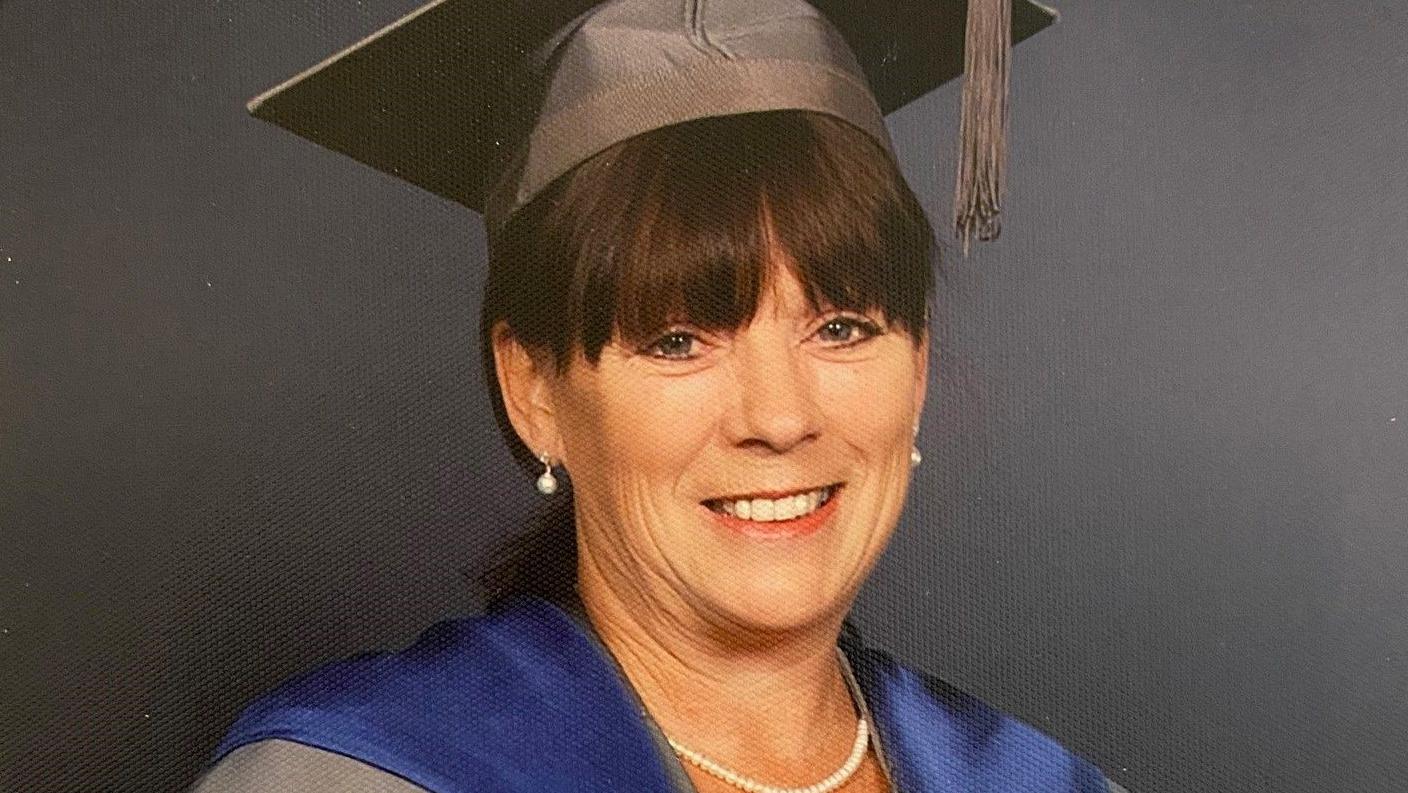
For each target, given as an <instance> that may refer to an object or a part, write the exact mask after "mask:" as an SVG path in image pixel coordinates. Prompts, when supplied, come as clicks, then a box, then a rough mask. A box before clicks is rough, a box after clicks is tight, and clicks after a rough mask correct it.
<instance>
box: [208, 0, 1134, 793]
mask: <svg viewBox="0 0 1408 793" xmlns="http://www.w3.org/2000/svg"><path fill="white" fill-rule="evenodd" d="M499 5H502V6H503V8H502V9H500V8H499ZM859 5H860V4H844V3H818V6H824V7H826V8H827V9H829V11H828V12H827V13H823V12H822V11H821V10H820V9H819V8H818V6H813V5H811V4H808V3H806V2H803V0H711V2H710V3H708V4H707V6H706V4H705V3H703V2H701V1H696V0H691V1H689V2H681V3H662V2H659V1H658V0H610V1H609V2H605V3H600V4H595V3H580V4H573V3H553V2H543V3H535V2H527V3H509V4H498V5H492V6H490V5H484V4H475V3H470V2H454V0H438V1H437V2H434V3H431V4H430V5H429V6H426V7H424V8H423V9H421V10H420V11H417V12H416V13H414V14H412V15H410V16H408V17H406V18H405V19H403V20H401V21H400V22H397V23H396V24H394V25H392V26H390V27H388V28H387V29H385V30H383V31H382V32H381V33H379V34H377V35H376V36H373V37H372V38H371V39H368V40H367V41H366V42H363V43H362V44H360V45H358V46H357V47H354V48H352V49H351V50H348V51H347V52H345V53H343V54H341V55H339V56H336V57H335V58H333V59H331V60H330V61H328V62H326V63H324V64H323V65H321V66H319V67H316V68H315V69H313V70H311V71H309V72H307V73H305V74H303V75H300V76H299V77H297V78H295V79H294V80H292V81H290V82H289V83H287V84H285V85H283V86H280V87H279V88H277V89H275V90H274V91H273V92H271V93H270V94H268V95H266V96H265V97H262V98H261V99H259V100H256V102H255V103H254V105H253V109H254V110H255V112H256V113H257V114H260V115H261V116H262V117H265V118H269V119H270V120H274V121H277V122H278V123H280V124H282V125H284V126H287V127H289V128H291V129H294V130H296V131H298V132H300V133H301V134H304V135H307V136H308V137H311V138H313V139H314V140H318V141H319V142H320V143H324V144H325V145H328V146H330V147H332V148H336V149H339V150H341V151H345V152H347V153H349V154H351V155H353V156H355V157H357V158H358V159H360V160H362V161H363V162H368V163H371V164H373V165H376V166H377V167H379V168H381V169H382V170H385V171H387V172H389V173H394V174H396V175H398V176H401V177H402V178H405V179H407V180H409V181H412V182H414V183H416V184H420V185H422V186H424V187H427V188H429V189H432V190H435V191H436V192H438V193H440V194H442V195H446V196H447V197H451V198H454V199H455V200H459V201H462V202H463V203H465V204H467V205H468V206H471V207H473V208H475V209H477V210H482V211H483V212H484V213H485V222H486V229H487V232H488V240H489V273H488V278H487V281H486V285H485V295H484V310H483V314H482V318H481V325H480V334H481V350H480V352H481V356H482V361H483V365H484V367H485V374H486V377H485V382H486V383H487V384H489V386H490V400H491V402H492V404H493V410H494V414H495V416H496V418H497V420H498V424H499V427H500V429H501V431H502V433H503V436H504V439H505V441H506V442H507V443H508V445H509V447H510V448H511V449H512V450H513V453H514V456H515V458H516V459H517V460H518V461H519V462H520V463H521V464H522V465H523V466H524V468H525V470H527V471H528V472H529V475H530V476H531V477H537V484H538V489H539V491H540V492H542V493H543V494H544V496H545V497H546V499H547V501H546V502H545V503H546V504H547V509H546V510H545V511H544V513H543V514H542V515H541V516H540V518H539V522H538V525H537V526H536V527H535V528H534V529H533V530H532V531H530V532H527V533H526V534H524V535H523V537H524V539H522V540H520V541H519V542H517V543H516V544H514V545H511V546H509V547H508V548H507V549H506V551H505V553H504V554H503V556H502V558H501V559H500V560H499V562H498V563H497V564H495V565H494V566H493V567H491V569H490V571H489V573H488V574H487V576H486V580H487V582H488V584H489V588H490V591H491V592H492V593H493V596H492V597H491V600H490V603H489V604H488V608H487V609H486V613H484V614H480V615H475V616H471V617H464V618H459V619H452V620H447V621H445V622H442V623H439V624H437V625H436V626H434V627H433V628H431V629H430V630H428V631H427V632H426V633H425V634H424V635H423V636H422V637H421V639H420V640H419V641H418V642H417V643H416V644H415V645H413V646H412V647H409V648H406V649H404V650H402V651H399V652H393V653H382V654H378V655H368V656H360V657H357V658H354V659H350V660H347V661H342V662H338V663H332V664H329V665H327V666H324V667H321V668H319V669H316V670H314V671H312V672H310V673H308V674H306V675H304V676H301V677H299V678H295V679H293V680H291V681H289V682H288V683H286V684H284V685H283V686H281V687H279V688H278V689H277V690H275V691H273V692H271V693H269V694H267V695H265V696H263V697H261V698H260V699H258V700H257V701H256V702H254V703H253V704H252V705H250V706H249V707H248V708H247V709H246V710H245V712H244V713H243V714H242V716H241V717H240V719H239V720H238V721H237V722H236V723H235V725H234V726H233V727H232V728H231V729H230V731H229V733H228V734H227V735H226V737H225V739H224V740H223V741H222V742H221V744H220V746H219V747H217V749H216V751H215V756H214V758H213V759H214V760H215V761H216V762H215V765H214V767H213V768H212V769H210V771H209V772H208V774H207V775H206V776H205V778H204V779H203V781H202V782H201V783H200V785H199V787H198V790H199V791H200V793H235V792H236V791H239V792H242V793H249V792H250V791H255V790H268V789H279V790H295V791H323V790H329V791H330V790H349V789H362V790H407V791H410V790H429V791H436V792H437V793H461V792H467V791H471V790H473V791H490V792H491V793H498V792H506V791H519V792H521V793H536V792H539V791H633V792H637V791H644V792H646V793H691V792H693V793H709V792H710V791H725V790H738V789H743V790H749V791H757V792H759V793H775V792H776V791H785V790H795V791H799V793H829V791H833V790H845V791H850V793H876V792H878V791H893V792H895V793H899V792H900V791H903V792H904V793H910V792H916V793H926V792H930V791H932V792H933V793H937V791H940V790H943V791H958V790H961V791H995V790H1001V791H1004V793H1038V792H1040V793H1107V791H1110V790H1116V789H1117V788H1116V787H1115V786H1114V785H1113V783H1111V782H1109V781H1108V780H1107V779H1106V778H1105V777H1104V775H1103V774H1102V773H1101V772H1100V770H1099V769H1098V768H1096V767H1095V766H1094V765H1092V764H1091V763H1089V762H1088V761H1086V760H1085V759H1083V758H1082V757H1080V756H1079V755H1077V754H1075V753H1073V752H1071V751H1068V750H1067V749H1066V748H1064V747H1063V746H1061V745H1060V744H1059V743H1057V742H1056V741H1054V740H1052V739H1051V738H1049V737H1047V736H1045V735H1043V734H1041V733H1040V732H1038V731H1037V730H1035V729H1033V728H1032V727H1030V726H1029V725H1026V724H1024V723H1022V722H1020V721H1019V720H1017V719H1015V718H1012V717H1011V716H1008V715H1007V714H1004V713H1002V712H1000V711H998V710H996V709H994V708H991V707H989V706H988V705H986V704H985V703H983V702H982V701H981V700H979V699H977V698H976V697H973V696H971V695H969V694H967V693H964V692H962V691H960V690H958V689H956V688H954V687H952V686H950V685H948V684H946V683H944V682H943V681H942V680H939V679H938V678H936V677H933V676H931V675H927V674H924V673H922V672H919V671H916V670H913V669H910V668H908V667H906V666H904V665H903V664H901V663H899V662H898V661H896V660H895V659H894V658H892V657H891V656H890V655H888V654H886V653H884V652H881V651H879V650H876V649H874V648H869V647H866V646H865V645H864V643H863V642H862V641H861V639H860V637H859V632H858V631H857V630H855V629H854V627H853V626H850V625H849V623H848V622H847V614H848V612H849V611H850V609H851V606H852V603H853V602H854V599H855V597H856V593H857V591H858V590H859V589H860V587H861V585H862V584H863V583H864V581H865V580H866V578H867V577H868V576H869V574H870V572H871V570H872V569H873V568H874V566H875V564H876V562H877V560H878V559H879V558H880V555H881V553H882V552H883V551H884V549H885V547H886V545H887V544H888V542H889V540H890V537H891V535H892V533H893V532H894V530H895V527H896V525H897V523H898V521H899V516H900V512H901V510H902V508H903V506H904V502H905V498H906V495H907V492H908V488H909V482H910V474H911V469H912V468H913V466H915V465H918V464H919V462H920V459H921V457H920V455H919V453H918V449H917V448H916V447H915V441H916V433H917V431H918V426H919V418H920V413H921V411H922V409H923V405H924V399H925V391H926V387H927V383H928V360H929V336H928V329H927V328H928V318H929V308H930V305H931V303H932V301H933V298H934V289H935V275H934V269H935V264H936V263H935V257H934V234H933V231H932V229H931V227H930V224H929V222H928V220H927V218H926V216H925V213H924V212H923V210H922V208H921V207H920V205H919V202H918V201H917V200H916V199H915V196H914V194H913V193H912V192H911V190H910V188H909V186H908V185H907V184H906V183H905V181H904V179H903V178H902V177H901V175H900V171H899V168H898V166H897V164H896V160H895V155H894V153H893V149H892V147H891V143H890V140H889V136H888V134H887V132H886V131H885V126H884V119H883V111H884V109H893V108H894V107H898V106H900V105H902V104H904V103H905V102H907V101H908V100H909V99H912V98H914V96H917V95H918V94H919V93H922V92H923V90H926V89H927V88H929V87H932V86H933V85H936V84H937V83H939V82H942V81H944V80H946V79H948V78H949V77H952V76H953V75H954V74H955V73H956V70H957V69H956V63H955V59H954V58H952V57H948V56H952V55H953V54H954V52H955V51H956V50H957V49H959V48H961V46H962V37H959V38H958V39H957V40H956V41H955V39H954V37H953V35H952V33H953V31H954V30H955V29H958V30H961V29H963V23H962V21H961V20H963V19H964V18H965V16H964V14H965V12H966V11H967V9H965V8H964V6H963V5H962V4H961V3H940V4H938V5H931V4H927V3H916V2H899V1H898V0H885V1H884V2H876V3H868V4H865V5H866V9H865V10H864V11H858V10H857V9H856V6H859ZM1019 7H1020V8H1022V9H1025V10H1024V12H1023V13H1025V14H1026V15H1027V16H1026V21H1025V22H1021V21H1020V19H1019V18H1013V20H1011V21H1009V18H1008V15H1007V10H1008V9H1006V8H1005V6H1004V5H1003V2H1002V0H998V2H993V0H975V2H974V10H973V13H972V14H970V15H968V16H967V17H966V19H967V20H968V28H967V29H968V31H969V38H970V39H972V38H973V37H974V33H973V32H974V31H978V36H977V38H978V39H979V42H978V43H980V44H984V45H985V46H984V47H975V48H970V49H969V50H968V53H969V58H970V66H971V62H972V61H973V59H975V58H976V59H977V62H979V63H981V64H984V66H983V67H982V69H988V68H989V67H991V65H992V63H994V62H996V63H1001V64H1002V68H1001V72H1002V75H992V74H990V75H988V76H989V78H992V79H990V80H989V81H988V83H989V85H988V93H987V94H986V95H984V96H986V98H987V100H990V101H989V105H991V106H990V107H989V111H988V112H989V116H990V117H988V118H986V122H984V119H983V117H982V114H981V113H980V112H979V111H978V110H976V109H975V110H973V111H972V112H973V113H976V114H977V115H970V116H969V118H970V120H971V121H972V122H973V123H972V124H971V125H970V126H972V127H973V128H974V129H978V130H982V129H987V130H988V131H989V132H991V131H992V130H994V129H1000V128H1001V119H1000V118H997V117H999V116H1001V111H1000V107H1001V104H1002V103H1001V102H1000V101H996V100H998V99H1000V95H1001V93H1002V91H1001V90H997V89H994V85H995V86H997V88H998V89H1004V90H1005V88H1004V83H1003V79H1005V77H1002V76H1004V75H1005V68H1006V67H1005V63H1006V50H1007V34H1008V33H1009V25H1015V26H1016V28H1017V30H1018V31H1019V32H1021V31H1025V32H1026V33H1030V32H1033V31H1034V30H1036V29H1037V28H1039V27H1041V26H1043V25H1045V24H1046V23H1048V22H1049V21H1050V19H1049V17H1048V16H1046V15H1044V13H1043V12H1041V11H1040V10H1039V9H1034V8H1033V7H1031V6H1028V5H1026V4H1021V5H1020V6H1019ZM492 9H498V10H492ZM955 20H959V21H958V22H955ZM838 26H839V27H838ZM525 31H527V32H526V33H525ZM495 36H502V37H504V38H505V39H507V40H508V41H510V42H511V43H510V44H509V45H507V46H506V47H502V48H495V47H492V46H487V45H485V42H486V41H488V40H491V39H493V38H494V37H495ZM985 36H986V37H987V38H988V39H992V40H984V37H985ZM936 42H948V43H949V45H950V46H949V47H947V48H944V47H936V46H935V43H936ZM853 48H856V49H857V50H858V51H859V52H861V53H864V59H863V60H861V59H859V58H858V55H857V53H856V52H853ZM983 51H986V52H987V54H988V55H990V56H992V58H993V59H994V60H991V61H990V60H985V59H982V58H977V55H978V54H981V52H983ZM524 52H527V53H529V55H528V57H527V58H526V60H525V59H524V58H523V57H522V53H524ZM936 53H937V55H936ZM862 63H864V66H862ZM897 63H898V64H903V67H902V68H901V67H894V68H892V67H893V65H894V64H897ZM503 64H511V66H510V67H507V69H506V68H505V67H504V66H503ZM982 69H979V71H982ZM505 71H507V72H508V73H507V74H504V73H503V72H505ZM970 71H972V69H970ZM485 75H491V77H486V76H485ZM970 76H971V75H970ZM999 77H1002V79H998V78H999ZM871 79H874V80H876V81H877V82H878V84H879V87H880V96H881V97H883V99H880V98H878V97H877V96H876V95H875V94H873V93H872V89H871V86H870V83H869V80H871ZM993 80H996V82H995V83H994V82H993ZM970 84H971V82H970ZM502 86H510V87H511V88H512V91H511V92H510V95H509V96H508V98H507V99H505V98H504V96H503V95H502V94H500V93H498V91H499V90H500V89H501V87H502ZM515 92H516V93H515ZM981 98H982V96H977V97H976V98H975V100H974V101H975V102H976V101H977V99H981ZM882 102H883V104H882ZM993 102H995V104H993ZM981 106H982V102H977V104H976V105H975V107H978V108H980V107H981ZM994 108H996V109H994ZM970 138H971V139H970ZM965 140H968V141H969V142H970V143H973V142H975V141H981V142H982V144H983V145H977V144H976V143H975V146H974V148H973V149H972V151H973V152H975V153H974V160H973V162H972V163H969V164H970V165H972V166H974V167H977V168H979V170H983V166H985V165H993V164H994V162H993V156H991V155H994V153H996V154H998V155H1000V152H1001V148H1002V147H1001V140H1000V136H999V137H998V138H997V139H993V138H992V137H991V136H988V137H987V138H984V135H983V134H978V133H974V134H973V135H972V136H968V137H967V138H965ZM465 141H473V142H475V145H474V146H471V147H469V148H470V151H468V153H466V152H465V151H464V148H465V147H464V142H465ZM996 159H997V161H1000V156H997V158H996ZM964 173H966V174H968V176H966V177H964V176H961V177H960V185H964V184H967V188H966V189H967V192H969V193H972V195H970V196H969V197H971V198H973V202H972V207H973V209H972V212H975V213H976V214H972V213H970V212H968V211H967V210H964V211H962V212H960V217H959V218H958V220H957V226H958V228H959V229H960V230H961V231H963V233H964V234H965V235H966V234H968V233H972V232H974V230H975V229H976V230H978V231H979V232H981V233H980V236H982V235H984V234H985V235H986V236H992V235H995V233H996V217H995V208H996V204H995V194H987V193H984V191H983V189H982V188H983V184H984V181H985V180H990V179H991V180H995V181H993V183H994V184H1000V178H998V176H1000V175H998V174H995V173H994V172H991V171H986V170H984V171H983V174H984V175H983V176H981V177H974V176H973V175H972V174H971V173H969V172H968V171H964ZM965 179H967V180H968V182H971V183H968V182H965ZM974 191H976V192H974ZM963 192H965V191H964V190H960V193H963ZM560 473H563V474H565V476H566V477H567V481H566V482H565V483H559V481H558V475H559V474H560ZM525 485H526V483H525Z"/></svg>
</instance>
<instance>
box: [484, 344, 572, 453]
mask: <svg viewBox="0 0 1408 793" xmlns="http://www.w3.org/2000/svg"><path fill="white" fill-rule="evenodd" d="M491 333H492V341H493V348H494V371H495V372H496V373H497V375H498V380H499V393H500V394H502V395H503V400H504V411H505V412H506V413H507V414H508V418H509V422H510V423H512V424H513V430H514V432H517V433H518V437H519V439H520V440H522V441H523V443H524V444H525V445H526V446H527V447H528V448H529V449H531V450H532V452H533V454H534V455H535V456H536V455H539V454H542V453H544V452H546V453H548V454H550V455H552V457H553V459H554V461H560V460H561V459H562V452H561V449H562V442H561V436H560V435H559V434H558V422H557V411H556V408H555V406H554V404H553V400H552V388H553V382H554V379H555V378H554V377H553V372H552V371H550V367H551V361H550V360H549V359H548V358H547V357H536V356H534V355H533V354H532V353H530V352H529V351H528V349H527V348H526V347H524V346H523V345H522V344H521V343H520V342H519V341H518V339H516V338H515V337H514V335H513V333H512V332H510V331H509V328H508V325H507V324H506V323H504V322H499V323H498V324H496V325H495V326H494V328H493V330H492V331H491Z"/></svg>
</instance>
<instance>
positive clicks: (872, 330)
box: [817, 316, 885, 347]
mask: <svg viewBox="0 0 1408 793" xmlns="http://www.w3.org/2000/svg"><path fill="white" fill-rule="evenodd" d="M828 331H835V332H836V333H837V334H838V336H839V337H840V338H835V340H836V341H837V342H839V343H837V344H833V345H831V346H833V347H850V346H852V345H855V344H860V343H861V342H863V341H867V340H869V339H873V338H875V337H876V336H881V335H883V334H884V333H885V330H884V329H883V328H881V327H880V326H879V325H878V324H876V323H874V322H872V321H870V320H868V319H865V318H863V317H853V316H841V317H832V318H831V319H829V320H827V321H826V324H825V325H822V326H821V328H820V329H819V330H818V331H817V333H819V334H821V335H822V336H823V337H824V336H826V334H827V332H828Z"/></svg>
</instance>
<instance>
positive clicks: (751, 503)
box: [704, 485, 840, 523]
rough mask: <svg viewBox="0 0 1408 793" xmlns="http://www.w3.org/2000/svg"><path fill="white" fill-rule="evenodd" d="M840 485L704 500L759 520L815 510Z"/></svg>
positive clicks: (781, 518)
mask: <svg viewBox="0 0 1408 793" xmlns="http://www.w3.org/2000/svg"><path fill="white" fill-rule="evenodd" d="M839 487H840V485H827V486H826V487H819V488H816V489H814V490H806V491H803V492H800V493H793V494H789V495H784V496H782V497H781V498H763V497H755V498H719V499H711V500H709V501H705V502H704V506H706V507H708V508H709V509H711V510H713V511H714V512H718V513H722V514H724V515H731V516H733V517H737V518H742V519H743V520H752V521H757V522H759V523H764V522H768V521H785V520H793V519H795V518H800V517H803V516H805V515H810V514H811V513H813V512H815V511H817V510H818V509H820V508H821V506H822V505H824V504H826V502H827V501H830V500H831V496H832V495H834V494H835V492H836V490H837V488H839Z"/></svg>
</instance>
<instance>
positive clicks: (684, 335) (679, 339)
mask: <svg viewBox="0 0 1408 793" xmlns="http://www.w3.org/2000/svg"><path fill="white" fill-rule="evenodd" d="M696 338H697V337H696V336H695V335H694V334H693V333H690V332H688V331H683V330H672V331H670V332H669V333H666V334H665V335H664V336H661V337H660V338H658V339H656V340H655V341H653V342H651V343H650V344H647V345H646V346H645V347H642V348H641V352H642V353H644V354H646V355H650V356H652V357H655V358H664V359H666V360H671V361H684V360H688V359H689V356H688V355H671V354H670V352H671V351H674V352H682V351H683V352H688V351H689V347H690V344H689V343H690V342H691V341H693V340H695V339H696ZM657 350H660V351H663V352H665V354H664V355H659V354H656V351H657Z"/></svg>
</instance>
